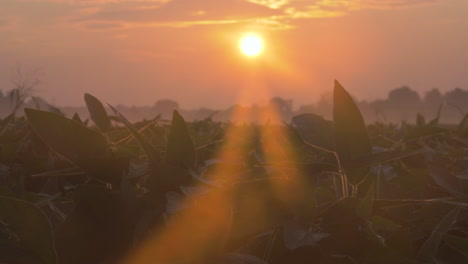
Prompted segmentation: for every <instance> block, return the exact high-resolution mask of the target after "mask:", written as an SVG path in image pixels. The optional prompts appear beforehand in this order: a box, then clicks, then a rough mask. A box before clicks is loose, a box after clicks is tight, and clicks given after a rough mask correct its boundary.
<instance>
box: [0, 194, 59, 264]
mask: <svg viewBox="0 0 468 264" xmlns="http://www.w3.org/2000/svg"><path fill="white" fill-rule="evenodd" d="M0 219H1V221H2V222H3V223H4V224H6V225H7V227H8V229H10V230H11V231H12V232H13V233H14V234H15V235H16V236H17V237H18V239H19V242H20V244H21V245H22V246H23V247H24V248H26V249H28V250H29V251H31V252H34V253H35V254H36V255H37V256H38V257H39V258H40V260H41V261H40V263H45V264H54V263H57V256H56V253H55V250H54V238H53V235H52V227H51V226H50V223H49V220H48V219H47V217H46V215H45V214H44V213H43V212H42V211H41V209H39V208H38V207H37V206H35V205H33V204H31V203H28V202H25V201H22V200H18V199H15V198H10V197H3V196H2V197H0ZM0 258H1V257H0Z"/></svg>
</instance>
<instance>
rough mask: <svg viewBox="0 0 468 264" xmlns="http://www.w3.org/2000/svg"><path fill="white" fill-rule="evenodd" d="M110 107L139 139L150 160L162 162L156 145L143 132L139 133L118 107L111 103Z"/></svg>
mask: <svg viewBox="0 0 468 264" xmlns="http://www.w3.org/2000/svg"><path fill="white" fill-rule="evenodd" d="M109 107H110V108H111V109H112V111H113V112H114V114H115V115H116V116H117V118H118V119H119V120H120V122H122V123H123V124H124V125H125V126H126V127H127V129H128V130H130V132H131V133H132V135H133V136H134V137H135V139H136V140H137V141H138V144H139V145H140V147H141V148H142V149H143V151H145V153H146V155H148V158H149V159H150V161H151V162H153V163H160V162H161V156H160V153H159V152H158V151H157V150H156V149H155V148H154V146H153V145H151V143H150V142H149V141H148V140H147V139H146V138H145V137H144V136H143V135H142V134H141V133H139V132H138V131H137V130H136V129H135V127H134V126H133V125H132V124H131V123H130V122H129V121H128V120H127V119H126V118H125V117H124V116H123V115H122V114H121V113H120V112H119V111H118V110H117V109H115V108H114V107H113V106H112V105H109Z"/></svg>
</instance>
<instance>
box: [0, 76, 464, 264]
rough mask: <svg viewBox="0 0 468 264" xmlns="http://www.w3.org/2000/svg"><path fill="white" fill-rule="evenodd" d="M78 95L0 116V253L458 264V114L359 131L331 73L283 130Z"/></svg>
mask: <svg viewBox="0 0 468 264" xmlns="http://www.w3.org/2000/svg"><path fill="white" fill-rule="evenodd" d="M17 98H20V96H18V97H17ZM101 99H103V100H105V98H101ZM84 100H85V102H86V105H87V108H88V110H89V114H90V120H82V119H81V118H80V116H78V115H75V116H73V117H72V118H67V117H65V116H64V115H63V114H62V113H61V112H60V110H59V109H52V110H53V111H43V110H40V109H30V108H26V109H25V110H24V116H23V115H22V114H21V115H20V114H18V113H16V110H15V109H18V108H19V105H20V104H21V103H22V99H21V98H20V99H18V100H17V105H18V107H16V108H15V109H13V112H12V114H10V115H9V116H7V117H6V118H4V119H2V120H1V121H0V263H2V264H3V263H7V264H26V263H27V264H29V263H31V264H33V263H35V264H38V263H42V264H55V263H60V264H74V263H76V264H83V263H99V264H101V263H106V264H107V263H108V264H113V263H129V264H147V263H148V264H149V263H155V264H156V263H161V264H198V263H199V264H202V263H203V264H205V263H213V264H223V263H226V264H241V263H248V264H265V263H269V264H302V263H304V264H305V263H311V264H312V263H314V264H315V263H320V264H345V263H349V264H351V263H366V264H367V263H375V264H385V263H388V264H394V263H402V264H403V263H408V264H410V263H414V264H416V263H447V264H448V263H460V264H461V263H468V151H467V150H468V115H465V117H464V118H463V119H461V120H460V121H459V123H458V124H457V125H454V126H450V127H448V126H442V125H441V124H439V117H438V116H435V117H427V116H426V117H423V116H422V115H418V116H415V117H414V119H415V120H416V122H415V123H414V124H407V123H405V122H402V123H400V124H384V123H374V124H370V125H367V126H366V125H365V123H364V121H363V118H362V116H361V113H360V111H359V110H358V108H357V106H356V104H355V102H354V101H353V99H352V97H351V95H350V94H349V93H348V92H347V91H346V90H345V89H344V88H343V87H342V86H341V85H340V84H339V83H338V82H335V87H334V90H333V103H334V105H333V120H326V119H324V118H322V117H320V116H318V115H315V114H312V113H310V114H301V115H298V116H294V117H293V118H292V120H284V124H277V123H275V124H273V123H271V124H269V123H267V124H263V125H255V124H238V123H230V122H215V121H213V120H211V119H210V118H207V119H204V120H201V121H195V122H185V120H184V118H183V116H181V115H180V114H179V113H178V112H177V111H174V113H173V116H172V120H164V119H162V118H161V117H154V118H153V119H151V120H142V121H140V122H136V123H131V122H129V121H128V120H127V119H126V118H125V117H124V116H123V115H122V114H121V113H119V112H118V111H117V110H116V109H115V108H113V107H112V106H107V105H104V104H103V103H102V102H101V101H100V100H99V99H97V98H96V97H94V96H92V95H90V94H85V95H84ZM434 107H435V108H437V106H434ZM106 109H107V110H106ZM109 109H111V111H108V110H109ZM272 111H273V113H272V114H274V109H273V110H272ZM439 113H440V111H439Z"/></svg>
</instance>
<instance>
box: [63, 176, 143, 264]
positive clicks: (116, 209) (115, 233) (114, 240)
mask: <svg viewBox="0 0 468 264" xmlns="http://www.w3.org/2000/svg"><path fill="white" fill-rule="evenodd" d="M131 208H132V207H131V206H126V205H125V201H124V199H123V195H122V193H120V192H118V191H112V190H109V189H107V188H105V187H103V186H98V185H84V186H80V187H79V188H78V189H77V190H76V191H75V207H74V209H73V211H72V212H71V213H70V214H69V215H68V216H67V218H66V219H65V221H64V222H63V223H61V224H60V225H59V226H58V227H57V229H56V230H55V233H56V236H55V237H56V241H57V242H56V245H57V246H56V248H57V253H58V256H59V262H60V263H67V264H74V263H76V264H82V263H116V261H117V260H118V259H119V258H120V257H122V255H123V254H125V251H126V249H127V248H128V247H129V246H130V245H131V244H132V242H133V240H132V235H133V233H132V228H131V226H132V217H133V215H134V214H135V212H134V211H133V210H131Z"/></svg>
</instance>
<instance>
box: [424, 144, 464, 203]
mask: <svg viewBox="0 0 468 264" xmlns="http://www.w3.org/2000/svg"><path fill="white" fill-rule="evenodd" d="M424 158H425V160H426V163H427V167H428V169H429V174H430V175H431V177H432V179H433V180H434V181H435V182H436V183H437V184H438V185H439V186H441V187H443V188H444V189H445V190H446V191H447V192H449V193H450V194H452V195H454V196H465V195H466V194H467V193H468V188H467V186H466V185H465V183H464V182H463V180H461V179H459V178H457V177H456V176H455V175H453V173H451V172H450V170H449V169H448V168H447V162H446V161H445V160H444V158H443V157H442V156H441V155H440V154H439V153H437V152H435V151H434V150H432V149H431V148H429V147H426V148H425V151H424Z"/></svg>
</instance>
